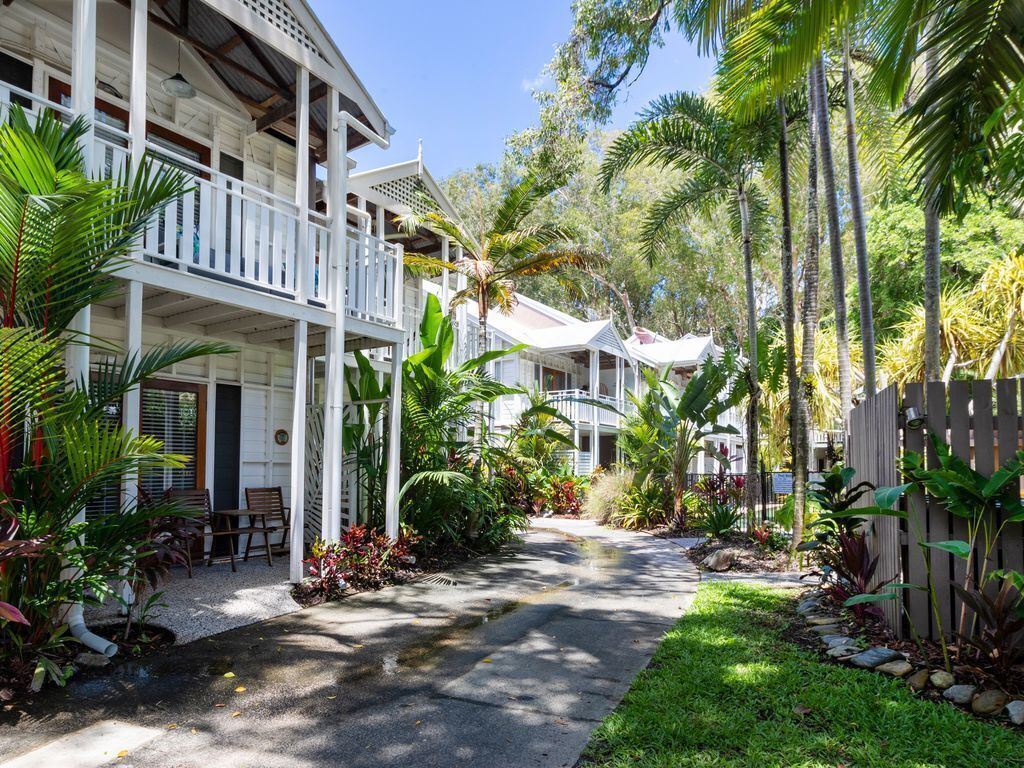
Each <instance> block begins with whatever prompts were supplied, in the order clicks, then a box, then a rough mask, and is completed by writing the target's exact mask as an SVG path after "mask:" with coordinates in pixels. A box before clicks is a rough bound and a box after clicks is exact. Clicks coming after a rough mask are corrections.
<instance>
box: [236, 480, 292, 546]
mask: <svg viewBox="0 0 1024 768" xmlns="http://www.w3.org/2000/svg"><path fill="white" fill-rule="evenodd" d="M245 506H246V507H248V508H249V510H251V511H252V513H253V515H254V516H255V515H259V516H260V517H261V518H262V520H263V524H264V526H265V527H266V529H267V533H266V535H265V536H264V537H263V542H264V545H265V546H266V548H267V552H268V554H269V553H270V551H271V545H270V534H271V533H281V545H280V547H278V549H277V551H276V552H274V554H276V555H281V554H284V553H285V552H287V551H288V534H289V532H290V531H291V528H292V526H291V509H289V508H288V507H286V506H285V505H284V496H283V494H282V493H281V486H277V487H276V488H246V489H245ZM249 519H250V520H252V517H250V518H249ZM251 546H252V537H251V536H250V537H249V541H248V542H246V545H245V558H244V559H245V560H248V559H249V549H250V547H251ZM258 546H259V545H257V547H258Z"/></svg>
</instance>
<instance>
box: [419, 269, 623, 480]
mask: <svg viewBox="0 0 1024 768" xmlns="http://www.w3.org/2000/svg"><path fill="white" fill-rule="evenodd" d="M424 287H425V288H427V289H428V290H432V291H435V292H438V291H440V290H443V287H442V288H440V289H439V288H438V287H437V286H435V285H433V284H430V283H425V284H424ZM517 298H518V303H517V304H516V307H515V309H514V310H513V311H512V313H511V314H510V315H505V314H502V313H501V312H497V311H494V312H491V313H490V314H489V315H488V323H487V327H488V336H489V341H488V344H489V348H490V349H509V348H511V347H513V346H516V345H518V344H526V345H528V349H524V350H521V351H519V352H515V353H513V354H511V355H509V356H508V357H505V358H502V359H499V360H497V361H495V362H494V363H493V366H492V373H493V375H494V377H495V378H496V379H498V380H499V381H501V382H503V383H505V384H509V385H517V386H520V387H523V388H524V389H526V390H527V391H535V392H543V393H544V394H545V395H546V396H547V398H548V400H549V401H551V402H552V403H553V404H554V405H556V406H557V407H558V409H559V410H560V411H561V412H562V413H563V414H564V415H565V416H567V417H568V418H569V420H570V421H571V422H572V424H573V434H572V440H573V443H574V444H575V445H576V450H575V451H570V452H569V455H567V456H566V459H567V460H568V461H569V463H570V464H571V465H572V467H573V469H574V470H575V471H576V472H578V473H580V474H587V473H589V472H590V471H591V470H592V469H594V467H596V466H598V465H603V466H606V467H607V466H609V465H610V464H611V463H612V462H613V461H615V459H616V440H615V437H616V435H617V434H618V432H619V429H620V427H621V424H622V415H621V414H625V413H626V412H627V410H628V408H629V407H630V404H629V400H628V398H627V397H626V392H627V391H628V390H630V389H632V388H633V387H634V386H635V385H636V380H637V367H636V362H635V361H634V359H633V357H632V355H631V354H630V352H629V350H628V348H627V347H626V345H625V343H624V342H623V340H622V338H621V337H620V336H619V333H618V331H617V330H616V329H615V323H614V322H613V321H612V320H595V321H590V322H587V321H583V320H579V319H577V318H575V317H573V316H572V315H569V314H566V313H565V312H561V311H559V310H557V309H554V308H553V307H549V306H548V305H547V304H544V303H542V302H539V301H536V300H534V299H530V298H528V297H526V296H523V295H521V294H517ZM463 311H464V312H465V322H463V323H461V324H460V326H459V328H460V334H459V343H460V346H461V347H462V349H463V350H464V351H463V355H464V356H465V357H467V358H468V357H472V356H474V355H475V354H476V347H477V343H478V338H479V333H478V328H479V326H478V324H477V308H476V304H475V303H473V302H469V303H468V304H467V305H466V306H465V307H464V310H463ZM592 400H597V401H600V402H603V403H605V404H607V406H609V407H608V408H601V407H598V406H595V405H593V404H592V403H591V402H588V401H592ZM528 403H529V398H528V396H526V395H508V396H505V397H502V398H500V399H499V400H498V401H497V402H496V403H495V404H494V406H493V408H492V412H491V417H492V423H493V428H494V429H495V430H498V431H502V430H506V429H509V428H510V427H511V426H512V425H513V424H514V423H515V422H516V420H517V419H518V418H519V415H520V414H521V413H522V412H523V410H524V409H525V408H526V407H527V406H528Z"/></svg>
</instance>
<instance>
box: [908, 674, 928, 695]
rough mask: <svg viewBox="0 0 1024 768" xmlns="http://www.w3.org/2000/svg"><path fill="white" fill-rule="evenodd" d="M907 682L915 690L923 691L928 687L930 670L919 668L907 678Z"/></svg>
mask: <svg viewBox="0 0 1024 768" xmlns="http://www.w3.org/2000/svg"><path fill="white" fill-rule="evenodd" d="M907 684H908V685H909V686H910V689H911V690H913V691H923V690H924V689H925V688H927V687H928V670H927V669H919V670H917V672H915V673H914V674H912V675H911V676H910V677H908V678H907Z"/></svg>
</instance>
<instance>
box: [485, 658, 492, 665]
mask: <svg viewBox="0 0 1024 768" xmlns="http://www.w3.org/2000/svg"><path fill="white" fill-rule="evenodd" d="M493 663H494V659H484V664H493Z"/></svg>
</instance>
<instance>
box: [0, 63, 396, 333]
mask: <svg viewBox="0 0 1024 768" xmlns="http://www.w3.org/2000/svg"><path fill="white" fill-rule="evenodd" d="M12 96H13V97H20V98H22V99H25V100H31V102H32V105H33V109H32V110H29V112H30V113H34V112H37V111H38V110H40V109H50V110H53V111H54V112H56V113H57V114H59V115H61V116H62V117H64V118H66V119H70V118H71V116H72V113H71V110H69V109H68V108H66V107H64V106H63V105H60V104H56V103H54V102H51V101H48V100H46V99H42V98H41V97H39V96H36V95H34V94H32V93H29V92H27V91H24V90H22V89H20V88H16V87H15V86H11V85H9V84H6V83H3V82H0V119H2V118H4V117H5V115H6V107H7V105H9V104H10V103H11V99H12ZM95 128H96V131H95V134H96V139H95V151H94V152H93V157H92V165H93V168H92V173H93V175H94V177H104V178H112V177H123V176H124V172H125V170H126V168H127V164H128V160H129V158H130V157H131V151H132V150H131V147H132V142H133V138H132V136H130V135H129V134H128V133H126V132H125V131H122V130H120V129H118V128H115V127H113V126H109V125H106V124H103V123H100V122H97V123H96V125H95ZM146 150H147V152H148V154H149V156H150V157H152V158H153V159H155V160H156V161H158V162H161V163H163V164H164V165H165V166H166V167H169V168H175V169H177V170H181V171H184V172H186V173H187V174H189V175H190V177H191V180H190V185H189V189H188V191H186V192H185V193H184V194H183V195H181V196H180V197H178V198H177V199H175V200H173V201H171V202H170V203H168V204H167V205H166V206H165V207H164V208H163V210H161V211H160V212H159V213H158V215H157V216H155V217H154V219H153V221H152V222H151V223H150V225H149V227H148V228H147V230H146V232H145V233H144V235H143V237H142V242H141V244H140V245H141V252H142V256H143V258H145V259H146V260H147V261H150V262H152V263H155V264H160V265H163V266H166V267H170V268H173V269H176V270H185V271H188V272H189V273H192V274H197V275H203V276H207V277H211V278H214V279H217V280H222V281H225V282H228V283H231V284H234V285H239V286H243V287H248V288H253V289H256V290H260V291H262V292H265V293H272V294H275V295H278V296H284V297H286V298H293V299H296V300H298V301H307V300H308V301H312V302H315V303H318V304H322V305H324V306H333V300H334V297H333V296H332V295H331V293H332V290H331V286H332V283H333V275H332V274H331V270H330V269H327V266H328V265H330V264H332V261H333V260H332V254H334V253H337V252H336V251H334V250H333V249H332V247H331V226H330V224H331V222H330V219H328V218H327V217H324V216H322V215H320V214H319V213H317V212H315V211H306V212H302V211H300V210H299V207H298V206H297V205H296V204H295V202H294V200H289V199H287V198H284V197H281V196H279V195H276V194H274V193H272V192H269V191H267V190H265V189H261V188H260V187H258V186H256V185H254V184H251V183H248V182H246V181H244V180H241V179H236V178H233V177H231V176H228V175H227V174H224V173H221V172H219V171H217V170H215V169H213V168H210V167H209V166H206V165H203V164H202V163H199V162H196V161H195V160H194V159H192V158H188V157H184V156H182V155H179V154H177V153H174V152H172V151H170V150H168V149H167V148H166V147H163V146H159V145H157V144H154V143H151V142H147V143H146ZM303 213H305V214H306V216H305V217H304V216H303ZM303 218H305V221H303ZM346 235H347V236H346V246H345V248H344V253H343V254H341V256H342V258H343V259H344V261H343V262H342V263H343V265H344V267H345V269H346V296H345V307H346V312H347V313H348V314H349V315H350V316H352V317H358V318H360V319H364V320H368V321H371V322H375V323H382V324H386V325H397V324H398V323H399V322H400V320H401V318H400V317H398V312H397V310H398V307H399V306H400V302H398V301H396V290H395V289H396V273H397V271H398V270H399V269H400V268H401V261H400V255H399V249H398V248H397V247H396V246H395V245H392V244H390V243H386V242H384V241H383V240H380V239H378V238H376V237H373V236H372V235H369V234H366V233H365V232H362V231H360V230H358V229H355V228H352V227H348V228H347V232H346ZM303 239H304V240H305V252H306V255H305V259H304V260H303V259H300V258H299V256H300V253H301V249H300V248H299V244H300V242H302V240H303ZM300 271H301V272H302V277H303V279H302V280H301V281H300V280H298V277H299V274H300ZM300 293H301V295H300Z"/></svg>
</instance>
